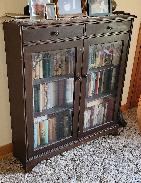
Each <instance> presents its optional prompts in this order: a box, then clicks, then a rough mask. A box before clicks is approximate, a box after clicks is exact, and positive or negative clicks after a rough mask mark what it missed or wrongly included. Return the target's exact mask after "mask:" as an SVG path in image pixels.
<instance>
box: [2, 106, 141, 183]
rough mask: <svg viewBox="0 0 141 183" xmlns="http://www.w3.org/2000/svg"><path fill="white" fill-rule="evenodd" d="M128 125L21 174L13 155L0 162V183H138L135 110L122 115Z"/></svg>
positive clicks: (140, 143) (140, 154)
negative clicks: (115, 132)
mask: <svg viewBox="0 0 141 183" xmlns="http://www.w3.org/2000/svg"><path fill="white" fill-rule="evenodd" d="M124 117H125V119H126V120H127V122H128V125H127V127H126V128H121V129H120V130H119V131H120V135H119V136H106V137H102V138H99V139H97V140H94V141H91V142H89V143H87V144H85V145H82V146H80V147H78V148H75V149H73V150H71V151H69V152H65V153H63V154H62V155H59V156H56V157H53V158H51V159H50V160H48V161H43V162H41V163H40V164H38V165H37V166H36V167H35V168H34V169H33V170H32V172H31V173H28V174H24V172H23V169H22V167H21V164H20V163H19V162H18V161H17V160H15V159H14V158H13V157H12V156H8V157H7V158H5V159H3V160H2V161H0V183H11V182H12V183H141V136H140V135H139V133H138V129H137V122H136V109H132V110H131V111H129V112H128V113H126V114H125V115H124Z"/></svg>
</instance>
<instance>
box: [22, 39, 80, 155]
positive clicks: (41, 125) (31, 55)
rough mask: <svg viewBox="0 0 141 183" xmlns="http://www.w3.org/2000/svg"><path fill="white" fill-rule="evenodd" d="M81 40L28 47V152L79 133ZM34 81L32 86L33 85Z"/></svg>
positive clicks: (55, 145) (52, 146) (40, 149)
mask: <svg viewBox="0 0 141 183" xmlns="http://www.w3.org/2000/svg"><path fill="white" fill-rule="evenodd" d="M82 43H83V42H82V40H80V41H76V42H74V43H73V44H70V43H69V42H67V43H65V45H63V44H62V43H52V44H51V45H39V46H32V47H29V48H26V49H25V61H26V63H25V66H26V69H25V72H26V74H25V76H26V78H25V83H26V115H27V125H28V128H27V130H28V134H29V136H30V137H29V138H28V143H29V156H33V154H34V155H38V153H42V152H43V153H44V152H47V151H49V150H51V149H53V148H57V147H59V146H62V145H63V144H66V143H68V142H70V141H72V139H75V138H76V136H77V130H78V112H79V93H80V92H79V91H80V81H79V80H78V79H77V77H76V75H80V71H81V62H82V52H81V50H82V46H83V44H82ZM30 85H31V86H30Z"/></svg>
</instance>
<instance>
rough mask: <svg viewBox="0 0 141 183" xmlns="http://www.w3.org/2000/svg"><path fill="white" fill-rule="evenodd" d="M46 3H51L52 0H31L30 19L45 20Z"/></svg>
mask: <svg viewBox="0 0 141 183" xmlns="http://www.w3.org/2000/svg"><path fill="white" fill-rule="evenodd" d="M46 3H50V0H30V3H29V11H30V17H31V18H33V19H36V18H37V19H38V18H39V19H44V18H45V6H46Z"/></svg>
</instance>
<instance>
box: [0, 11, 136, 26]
mask: <svg viewBox="0 0 141 183" xmlns="http://www.w3.org/2000/svg"><path fill="white" fill-rule="evenodd" d="M134 18H135V16H134V15H130V14H120V15H117V14H112V15H110V16H102V17H88V16H80V17H73V18H70V17H65V18H58V19H56V20H46V19H44V20H31V19H9V18H3V22H12V23H15V24H17V25H19V26H24V27H27V26H40V25H45V26H49V25H64V26H65V25H69V24H83V23H88V24H91V23H96V24H97V23H108V22H118V21H128V20H133V19H134Z"/></svg>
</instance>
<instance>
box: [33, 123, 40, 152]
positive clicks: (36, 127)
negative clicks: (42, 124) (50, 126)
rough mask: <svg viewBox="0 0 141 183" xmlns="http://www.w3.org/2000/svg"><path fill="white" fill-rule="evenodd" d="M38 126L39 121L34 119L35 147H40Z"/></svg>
mask: <svg viewBox="0 0 141 183" xmlns="http://www.w3.org/2000/svg"><path fill="white" fill-rule="evenodd" d="M38 128H39V123H38V122H35V121H34V149H35V148H37V147H38Z"/></svg>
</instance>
